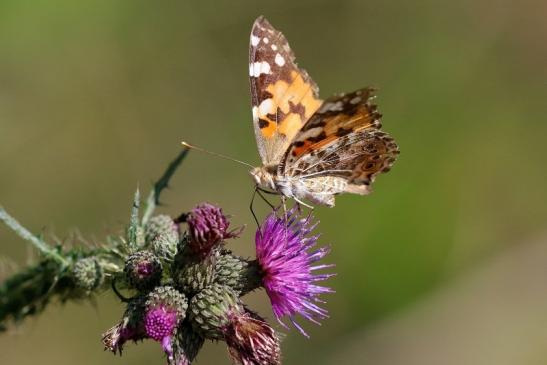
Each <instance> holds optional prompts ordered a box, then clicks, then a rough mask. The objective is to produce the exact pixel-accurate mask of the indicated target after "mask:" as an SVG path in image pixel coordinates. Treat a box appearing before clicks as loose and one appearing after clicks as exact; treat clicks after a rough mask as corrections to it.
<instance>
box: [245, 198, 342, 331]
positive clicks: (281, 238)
mask: <svg viewBox="0 0 547 365" xmlns="http://www.w3.org/2000/svg"><path fill="white" fill-rule="evenodd" d="M311 220H312V216H311V214H310V215H309V216H307V217H306V218H301V217H300V215H299V211H298V210H297V209H296V208H293V209H291V210H290V211H289V212H287V217H286V219H285V216H283V217H278V216H277V214H276V213H275V212H274V213H272V214H270V215H269V216H268V217H267V218H266V220H265V221H264V222H263V224H262V226H261V227H260V228H259V229H258V230H257V232H256V236H255V243H256V257H257V261H258V263H259V265H260V268H261V270H262V275H263V278H262V285H263V286H264V288H265V289H266V293H267V294H268V296H269V298H270V302H271V304H272V310H273V313H274V315H275V317H276V318H277V320H278V321H279V322H280V323H281V324H282V325H283V326H284V327H287V326H286V325H285V324H284V323H283V322H282V321H281V318H282V317H284V316H287V317H289V319H290V321H291V322H292V323H293V325H294V326H295V327H296V328H297V329H298V330H299V331H300V332H301V333H302V334H303V335H304V336H306V337H309V336H308V335H307V333H306V332H305V331H304V330H303V328H302V327H301V326H300V325H299V324H297V323H296V322H295V315H296V314H300V315H301V316H302V317H304V318H306V319H308V320H309V321H311V322H314V323H316V324H320V323H319V321H318V320H320V319H325V318H327V317H328V312H327V310H326V309H323V308H321V307H320V306H319V305H318V304H317V303H323V301H321V300H320V299H319V295H321V294H324V293H332V292H333V291H332V289H330V288H326V287H323V286H320V285H317V284H316V282H318V281H322V280H325V279H328V278H329V277H331V276H333V275H334V274H316V273H315V271H316V270H319V269H324V268H328V267H332V266H333V265H314V263H315V262H317V261H319V260H320V259H322V258H323V257H324V256H325V255H327V254H328V253H329V251H330V249H329V247H323V248H319V249H313V247H314V246H315V245H316V243H317V239H318V238H319V236H318V235H310V233H311V232H312V231H313V229H314V228H315V227H316V225H317V223H315V224H312V222H311Z"/></svg>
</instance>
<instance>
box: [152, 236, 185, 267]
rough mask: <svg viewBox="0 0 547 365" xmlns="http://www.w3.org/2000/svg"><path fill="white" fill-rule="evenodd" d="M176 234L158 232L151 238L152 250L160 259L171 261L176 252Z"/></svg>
mask: <svg viewBox="0 0 547 365" xmlns="http://www.w3.org/2000/svg"><path fill="white" fill-rule="evenodd" d="M177 245H178V236H175V235H174V234H171V233H165V232H164V233H160V234H159V235H157V236H156V237H154V238H153V239H152V242H151V248H152V251H153V252H154V253H155V254H156V256H158V257H159V258H160V259H163V260H167V261H171V260H173V259H174V258H175V255H176V253H177Z"/></svg>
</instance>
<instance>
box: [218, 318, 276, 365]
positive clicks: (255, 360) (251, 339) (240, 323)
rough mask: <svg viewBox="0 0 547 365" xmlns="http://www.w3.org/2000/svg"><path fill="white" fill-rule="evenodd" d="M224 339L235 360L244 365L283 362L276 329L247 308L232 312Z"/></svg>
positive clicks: (273, 364)
mask: <svg viewBox="0 0 547 365" xmlns="http://www.w3.org/2000/svg"><path fill="white" fill-rule="evenodd" d="M224 340H225V341H226V344H227V345H228V351H229V353H230V356H231V357H232V359H233V360H234V362H237V363H239V364H242V365H254V364H261V365H278V364H280V363H281V349H280V346H279V338H278V336H277V334H276V333H275V331H274V329H273V328H272V327H271V326H270V325H269V324H268V323H267V322H266V321H265V320H264V319H262V318H260V316H258V315H257V314H256V313H253V312H251V311H249V310H247V309H246V310H244V311H243V312H232V313H231V314H230V323H229V324H228V325H227V326H226V327H224Z"/></svg>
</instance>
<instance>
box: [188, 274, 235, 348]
mask: <svg viewBox="0 0 547 365" xmlns="http://www.w3.org/2000/svg"><path fill="white" fill-rule="evenodd" d="M188 311H189V316H190V320H191V322H192V326H193V327H194V329H195V330H196V331H198V332H199V333H200V334H201V335H202V336H204V337H206V338H209V339H222V338H223V328H225V327H226V326H227V325H228V324H229V323H230V318H231V313H233V312H241V311H243V306H242V304H241V303H240V302H239V300H238V297H237V294H236V293H235V292H234V291H233V290H232V289H231V288H230V287H228V286H226V285H219V284H213V285H211V286H210V287H207V288H205V289H203V290H202V291H200V292H199V293H197V294H196V295H195V296H194V297H193V298H192V300H191V301H190V306H189V310H188Z"/></svg>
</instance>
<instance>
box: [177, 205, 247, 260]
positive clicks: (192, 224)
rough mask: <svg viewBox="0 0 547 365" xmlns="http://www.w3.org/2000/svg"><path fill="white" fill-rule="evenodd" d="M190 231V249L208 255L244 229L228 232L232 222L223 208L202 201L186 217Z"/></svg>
mask: <svg viewBox="0 0 547 365" xmlns="http://www.w3.org/2000/svg"><path fill="white" fill-rule="evenodd" d="M186 222H187V223H188V231H189V233H190V242H189V246H190V249H191V250H192V251H193V252H194V253H197V254H200V255H202V256H203V255H208V254H209V253H210V252H211V250H212V249H213V248H215V247H217V246H219V245H220V244H221V242H222V241H223V240H225V239H228V238H233V237H237V236H238V235H239V233H240V232H241V230H242V229H239V230H232V231H230V232H228V227H229V226H230V222H229V221H228V218H227V217H226V216H225V215H224V214H223V213H222V209H221V208H219V207H216V206H214V205H212V204H209V203H202V204H200V205H198V206H196V207H195V208H194V209H192V210H191V211H190V213H189V214H188V216H187V217H186Z"/></svg>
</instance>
